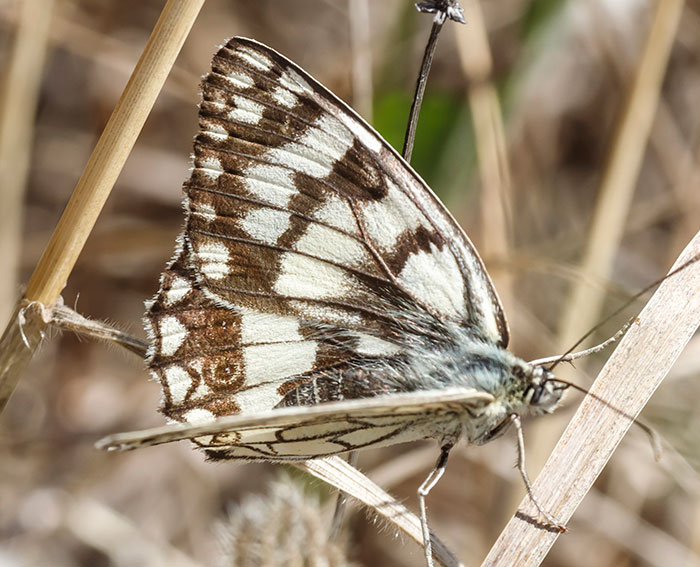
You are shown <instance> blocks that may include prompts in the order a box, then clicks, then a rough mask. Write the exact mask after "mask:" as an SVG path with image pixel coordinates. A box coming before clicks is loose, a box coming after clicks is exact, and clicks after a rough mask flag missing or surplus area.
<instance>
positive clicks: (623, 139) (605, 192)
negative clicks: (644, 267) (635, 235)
mask: <svg viewBox="0 0 700 567" xmlns="http://www.w3.org/2000/svg"><path fill="white" fill-rule="evenodd" d="M684 4H685V2H684V0H664V1H663V2H657V3H656V9H655V13H654V16H653V21H652V26H651V30H650V32H649V35H648V37H647V41H646V45H645V47H644V53H643V55H642V58H641V61H640V63H639V66H638V68H637V71H636V73H635V76H634V80H633V83H632V87H631V90H630V94H629V98H628V100H627V104H626V105H625V108H624V110H623V114H622V116H621V119H620V122H619V125H618V130H617V135H616V137H615V140H614V143H613V147H612V150H611V153H610V155H609V160H608V163H607V167H606V169H605V172H604V174H603V180H602V182H601V186H600V196H599V198H598V202H597V205H596V211H595V215H594V217H593V224H592V227H591V230H590V233H589V236H588V242H587V244H586V251H585V253H584V257H583V260H582V261H581V271H582V272H583V273H585V274H586V275H587V276H589V277H593V278H595V279H596V280H598V281H606V280H607V278H608V275H609V273H610V270H611V269H612V265H613V261H614V259H615V254H616V253H617V251H618V248H619V245H620V240H621V239H622V235H623V233H624V229H625V219H626V218H627V215H628V212H629V207H630V203H631V201H632V195H633V194H634V189H635V186H636V182H637V178H638V176H639V171H640V168H641V165H642V159H643V157H644V152H645V151H646V147H647V141H648V139H649V134H650V132H651V127H652V123H653V120H654V115H655V113H656V109H657V106H658V103H659V97H660V93H661V86H662V84H663V78H664V75H665V72H666V67H667V64H668V59H669V56H670V53H671V47H672V46H673V42H674V39H675V37H676V32H677V29H678V23H679V21H680V17H681V13H682V11H683V6H684ZM603 298H604V294H603V291H602V290H601V289H599V288H596V287H591V286H589V285H588V284H587V283H585V281H583V280H579V281H578V282H576V283H574V287H573V290H572V292H571V299H570V301H568V302H567V303H566V307H565V309H564V312H563V315H562V322H561V326H560V332H559V339H560V342H559V347H560V350H561V349H562V348H564V349H566V348H568V346H569V345H571V344H573V343H574V342H575V341H576V340H577V339H578V338H579V337H580V336H581V335H582V334H583V332H585V331H586V330H588V329H590V328H591V327H592V326H593V325H594V324H595V322H596V321H597V320H598V317H599V314H600V311H601V307H602V302H603Z"/></svg>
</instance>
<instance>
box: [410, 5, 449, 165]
mask: <svg viewBox="0 0 700 567" xmlns="http://www.w3.org/2000/svg"><path fill="white" fill-rule="evenodd" d="M444 23H445V18H444V17H443V18H440V17H436V18H435V19H434V20H433V27H432V28H431V30H430V37H429V38H428V44H427V45H426V46H425V53H424V54H423V63H422V64H421V69H420V74H419V75H418V82H417V83H416V92H415V94H414V95H413V103H412V104H411V113H410V114H409V117H408V125H407V127H406V137H405V139H404V143H403V151H402V152H401V154H402V155H403V157H404V159H405V160H406V161H407V162H409V163H410V162H411V154H413V142H414V141H415V139H416V128H417V127H418V115H419V114H420V107H421V104H423V95H424V94H425V85H426V84H427V82H428V75H429V74H430V66H431V65H432V63H433V55H434V54H435V48H436V47H437V39H438V36H439V35H440V30H441V29H442V26H443V24H444Z"/></svg>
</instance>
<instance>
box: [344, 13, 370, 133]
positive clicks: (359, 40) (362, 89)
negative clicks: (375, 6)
mask: <svg viewBox="0 0 700 567" xmlns="http://www.w3.org/2000/svg"><path fill="white" fill-rule="evenodd" d="M348 16H349V17H348V20H349V21H348V24H349V26H350V43H351V49H352V106H353V108H354V109H355V110H357V112H359V113H360V115H361V116H362V117H363V118H364V119H365V120H367V122H372V99H373V94H374V88H373V86H372V67H373V65H372V44H371V41H370V40H371V35H370V24H371V21H370V18H369V4H368V0H348Z"/></svg>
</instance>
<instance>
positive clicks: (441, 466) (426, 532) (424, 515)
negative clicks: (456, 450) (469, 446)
mask: <svg viewBox="0 0 700 567" xmlns="http://www.w3.org/2000/svg"><path fill="white" fill-rule="evenodd" d="M451 448H452V445H449V446H446V447H442V449H441V451H442V452H441V453H440V456H439V457H438V460H437V463H435V468H434V469H433V470H432V471H430V474H429V475H428V478H426V479H425V480H424V481H423V484H421V485H420V487H419V488H418V504H419V506H420V524H421V529H422V530H423V549H424V550H425V560H426V562H427V564H428V567H434V563H433V549H432V545H431V542H430V528H429V527H428V511H427V509H426V507H425V499H426V497H427V496H428V494H429V493H430V491H431V490H432V489H433V487H434V486H435V485H436V484H437V483H438V481H439V480H440V478H441V477H442V475H443V474H445V468H446V467H447V457H448V456H449V455H450V449H451Z"/></svg>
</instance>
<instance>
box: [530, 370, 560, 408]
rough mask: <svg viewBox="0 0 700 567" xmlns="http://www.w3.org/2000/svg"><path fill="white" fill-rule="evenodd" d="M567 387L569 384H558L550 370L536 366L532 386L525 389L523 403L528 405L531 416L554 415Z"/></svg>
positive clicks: (531, 380) (532, 376)
mask: <svg viewBox="0 0 700 567" xmlns="http://www.w3.org/2000/svg"><path fill="white" fill-rule="evenodd" d="M567 387H568V385H567V384H564V383H562V382H558V381H557V380H556V378H555V377H554V374H553V373H552V371H551V370H549V369H548V368H544V367H543V366H535V367H533V369H532V375H531V379H530V384H529V385H528V386H527V388H526V389H525V395H524V396H523V402H524V403H525V404H527V407H528V411H529V413H530V414H531V415H542V414H545V413H552V412H553V411H554V410H555V409H556V408H557V406H558V405H559V401H560V400H561V397H562V395H563V393H564V390H566V388H567Z"/></svg>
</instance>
